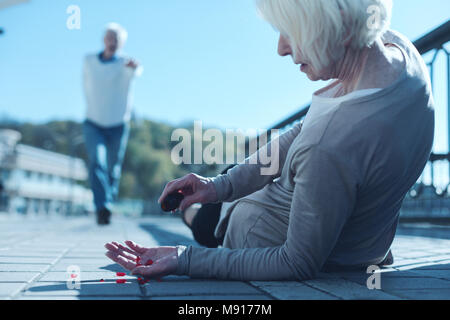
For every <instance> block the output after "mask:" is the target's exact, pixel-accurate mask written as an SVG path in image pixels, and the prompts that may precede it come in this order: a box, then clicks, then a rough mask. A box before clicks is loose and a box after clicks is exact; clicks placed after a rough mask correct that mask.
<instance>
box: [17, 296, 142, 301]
mask: <svg viewBox="0 0 450 320" xmlns="http://www.w3.org/2000/svg"><path fill="white" fill-rule="evenodd" d="M141 299H143V298H141V297H135V296H124V297H120V296H106V297H102V296H20V297H18V298H16V300H41V301H42V300H141Z"/></svg>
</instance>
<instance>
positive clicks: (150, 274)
mask: <svg viewBox="0 0 450 320" xmlns="http://www.w3.org/2000/svg"><path fill="white" fill-rule="evenodd" d="M125 244H126V245H127V246H128V247H126V246H123V245H121V244H120V243H117V242H110V243H107V244H105V248H106V249H108V252H106V256H107V257H108V258H110V259H111V260H112V261H114V262H116V263H118V264H120V265H121V266H122V267H124V268H125V269H127V270H130V271H131V274H133V275H142V276H144V277H146V278H155V279H158V278H161V277H164V276H167V275H169V274H173V273H174V272H175V271H176V270H177V266H178V248H177V247H156V248H144V247H142V246H140V245H138V244H136V243H134V242H133V241H125Z"/></svg>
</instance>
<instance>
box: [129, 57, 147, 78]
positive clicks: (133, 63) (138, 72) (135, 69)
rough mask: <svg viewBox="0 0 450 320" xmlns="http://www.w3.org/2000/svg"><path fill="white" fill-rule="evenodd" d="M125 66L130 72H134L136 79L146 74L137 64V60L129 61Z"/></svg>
mask: <svg viewBox="0 0 450 320" xmlns="http://www.w3.org/2000/svg"><path fill="white" fill-rule="evenodd" d="M125 66H126V67H127V68H129V70H132V71H133V75H134V76H136V77H140V76H141V75H142V73H143V72H144V68H143V67H142V66H141V65H140V64H139V62H137V61H136V60H135V59H132V58H130V59H128V61H127V62H126V64H125Z"/></svg>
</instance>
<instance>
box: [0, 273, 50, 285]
mask: <svg viewBox="0 0 450 320" xmlns="http://www.w3.org/2000/svg"><path fill="white" fill-rule="evenodd" d="M40 274H41V273H40V272H0V285H2V284H3V283H5V282H29V281H30V280H32V279H34V278H36V277H37V276H38V275H40Z"/></svg>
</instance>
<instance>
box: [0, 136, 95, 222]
mask: <svg viewBox="0 0 450 320" xmlns="http://www.w3.org/2000/svg"><path fill="white" fill-rule="evenodd" d="M20 138H21V135H20V133H19V132H17V131H13V130H0V211H8V212H18V213H22V214H39V213H44V214H49V213H60V214H64V215H65V214H70V213H77V214H78V213H84V212H86V211H90V210H91V209H92V192H91V191H90V190H89V189H87V188H86V187H83V186H82V185H81V184H80V183H82V182H85V181H86V180H87V178H88V172H87V169H86V167H85V164H84V161H83V160H82V159H78V158H72V157H68V156H66V155H62V154H58V153H54V152H50V151H46V150H43V149H39V148H35V147H31V146H27V145H23V144H18V142H19V141H20Z"/></svg>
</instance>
